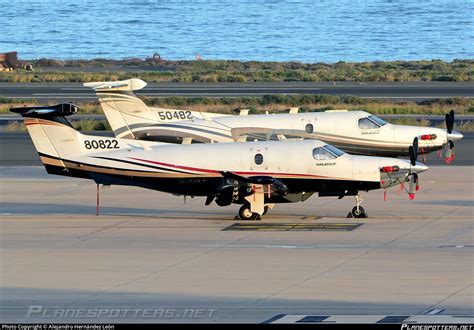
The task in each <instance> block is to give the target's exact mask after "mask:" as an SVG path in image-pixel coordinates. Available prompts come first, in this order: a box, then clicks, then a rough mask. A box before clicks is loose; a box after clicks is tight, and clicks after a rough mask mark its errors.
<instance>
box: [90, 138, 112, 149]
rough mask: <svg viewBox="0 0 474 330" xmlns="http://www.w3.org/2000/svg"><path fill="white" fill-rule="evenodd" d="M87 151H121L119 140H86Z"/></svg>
mask: <svg viewBox="0 0 474 330" xmlns="http://www.w3.org/2000/svg"><path fill="white" fill-rule="evenodd" d="M84 147H85V148H86V149H119V148H120V147H119V146H118V141H117V140H91V141H89V140H84Z"/></svg>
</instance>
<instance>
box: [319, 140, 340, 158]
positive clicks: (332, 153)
mask: <svg viewBox="0 0 474 330" xmlns="http://www.w3.org/2000/svg"><path fill="white" fill-rule="evenodd" d="M343 154H344V151H342V150H339V149H337V148H336V147H333V146H332V145H329V144H326V145H325V146H324V147H319V148H315V149H313V158H314V159H316V160H331V159H336V158H337V157H339V156H341V155H343Z"/></svg>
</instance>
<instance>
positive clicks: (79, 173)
mask: <svg viewBox="0 0 474 330" xmlns="http://www.w3.org/2000/svg"><path fill="white" fill-rule="evenodd" d="M77 110H78V108H77V107H76V106H74V105H72V104H58V105H55V106H43V107H42V106H36V107H22V108H12V109H11V111H12V112H15V113H19V114H21V115H22V116H23V117H24V121H25V125H26V127H27V129H28V132H29V134H30V136H31V138H32V140H33V143H34V145H35V148H36V150H37V151H38V153H39V155H40V158H41V161H42V162H43V164H44V166H45V168H46V170H47V172H48V173H50V174H56V175H64V176H72V177H78V178H85V179H92V180H94V181H95V182H96V183H97V184H103V185H128V186H138V187H143V188H148V189H154V190H159V191H164V192H167V193H172V194H177V195H184V196H205V197H207V199H206V205H209V204H210V203H211V202H212V201H213V200H215V202H216V203H217V204H218V205H220V206H226V205H230V204H232V203H236V204H242V207H241V208H240V210H239V217H240V219H244V220H251V219H259V218H260V217H261V216H262V215H264V214H265V213H266V212H267V211H268V209H269V208H272V207H273V206H274V204H276V203H292V202H299V201H305V200H306V199H308V198H309V197H310V196H311V195H313V194H314V193H318V194H319V196H338V197H339V198H342V197H344V196H355V197H356V206H355V207H354V208H353V209H352V211H351V213H350V214H351V215H352V216H354V217H365V216H366V213H365V211H364V209H363V207H362V206H360V203H361V198H360V194H359V192H361V191H370V190H374V189H386V188H388V187H391V186H394V185H399V184H403V183H404V182H410V186H409V189H406V190H407V192H408V193H409V197H410V199H413V198H414V196H415V192H416V191H417V190H418V187H419V180H418V173H421V172H423V171H426V170H427V169H428V167H427V166H426V165H424V164H421V163H417V162H416V158H417V140H416V139H415V141H414V145H413V146H412V147H410V150H411V151H410V152H411V153H410V155H411V160H410V161H408V160H404V159H395V158H383V157H368V156H352V155H349V154H346V153H345V152H343V151H341V150H339V149H337V148H335V147H333V146H331V145H329V144H327V143H324V142H321V141H319V140H316V139H308V140H292V141H290V140H287V141H261V142H246V143H231V144H228V143H225V144H224V143H216V144H202V143H201V144H187V145H182V144H169V143H162V142H153V141H142V140H133V139H120V138H110V137H104V136H93V135H84V134H81V133H79V132H78V131H76V130H75V129H74V128H73V127H72V126H71V125H70V123H69V121H68V120H67V118H66V116H68V115H72V114H74V113H76V112H77Z"/></svg>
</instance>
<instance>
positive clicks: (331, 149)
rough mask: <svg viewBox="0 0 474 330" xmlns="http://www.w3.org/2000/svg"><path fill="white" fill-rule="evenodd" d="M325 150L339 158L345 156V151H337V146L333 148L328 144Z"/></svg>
mask: <svg viewBox="0 0 474 330" xmlns="http://www.w3.org/2000/svg"><path fill="white" fill-rule="evenodd" d="M324 148H326V149H327V150H329V151H330V152H332V153H333V154H334V155H335V156H337V157H339V156H342V155H344V151H342V150H340V149H337V148H336V147H335V146H332V145H330V144H326V145H325V146H324Z"/></svg>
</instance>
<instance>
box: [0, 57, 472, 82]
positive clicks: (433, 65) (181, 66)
mask: <svg viewBox="0 0 474 330" xmlns="http://www.w3.org/2000/svg"><path fill="white" fill-rule="evenodd" d="M26 62H28V63H29V64H32V65H33V67H34V68H35V72H30V71H24V70H16V71H13V72H2V73H0V81H3V82H17V83H20V82H89V81H105V80H123V79H129V78H132V77H134V76H136V75H137V72H136V71H135V72H130V71H127V70H128V69H129V68H130V67H134V68H136V67H138V68H140V67H141V68H144V69H145V68H146V69H147V70H146V71H141V72H140V73H139V75H140V78H141V79H143V80H145V81H148V82H210V83H217V82H278V81H313V82H321V81H323V82H324V81H356V82H397V81H472V80H473V79H474V60H454V61H452V62H445V61H441V60H422V61H387V62H382V61H375V62H356V63H352V62H337V63H334V64H328V63H301V62H259V61H247V62H242V61H232V60H215V61H214V60H205V61H164V60H154V59H151V58H150V59H145V60H140V59H132V60H107V59H93V60H89V61H88V60H71V61H58V60H53V59H40V60H34V61H25V63H26ZM51 67H53V69H51ZM63 67H69V68H71V67H79V68H84V67H93V68H98V67H99V68H101V70H102V71H100V72H84V71H81V70H80V69H78V70H77V72H73V71H67V72H65V71H63V70H62V68H63ZM150 68H151V69H152V70H150ZM108 69H109V70H110V72H109V71H107V70H108ZM153 69H155V70H153Z"/></svg>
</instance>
